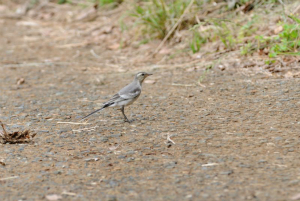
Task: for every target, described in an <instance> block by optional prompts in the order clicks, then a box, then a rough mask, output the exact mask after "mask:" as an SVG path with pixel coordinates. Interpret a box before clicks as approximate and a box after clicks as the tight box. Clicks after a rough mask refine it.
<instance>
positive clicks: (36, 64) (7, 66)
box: [0, 62, 70, 68]
mask: <svg viewBox="0 0 300 201" xmlns="http://www.w3.org/2000/svg"><path fill="white" fill-rule="evenodd" d="M52 65H70V63H69V62H47V63H25V64H6V65H2V66H0V68H13V67H16V68H17V67H35V66H36V67H43V66H52Z"/></svg>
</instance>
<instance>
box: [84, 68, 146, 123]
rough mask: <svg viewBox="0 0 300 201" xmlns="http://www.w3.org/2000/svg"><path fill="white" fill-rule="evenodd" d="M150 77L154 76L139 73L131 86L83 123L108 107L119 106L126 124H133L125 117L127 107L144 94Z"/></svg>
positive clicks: (121, 91) (127, 86) (123, 89)
mask: <svg viewBox="0 0 300 201" xmlns="http://www.w3.org/2000/svg"><path fill="white" fill-rule="evenodd" d="M150 75H152V74H151V73H146V72H139V73H137V74H136V75H135V77H134V80H133V81H132V82H131V83H130V84H128V85H126V86H125V87H123V88H122V89H121V90H120V91H119V92H118V93H116V94H115V95H114V96H113V97H112V98H111V99H110V100H109V101H107V102H105V103H103V106H102V107H101V108H100V109H98V110H95V111H94V112H92V113H90V114H88V115H86V116H85V117H83V118H82V119H81V121H82V120H84V119H86V118H88V117H89V116H91V115H93V114H95V113H96V112H99V111H101V110H103V109H105V108H107V107H115V106H119V107H120V110H121V112H122V114H123V116H124V120H125V122H128V123H131V122H132V121H130V120H129V119H128V118H127V117H126V115H125V111H124V110H125V106H128V105H131V104H132V103H133V102H134V101H136V100H137V99H138V98H139V96H140V95H141V92H142V84H143V81H144V80H145V79H146V78H147V77H148V76H150Z"/></svg>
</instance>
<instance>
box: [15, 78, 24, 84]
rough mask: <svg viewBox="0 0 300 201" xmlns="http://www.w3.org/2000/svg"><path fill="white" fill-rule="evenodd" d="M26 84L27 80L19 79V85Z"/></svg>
mask: <svg viewBox="0 0 300 201" xmlns="http://www.w3.org/2000/svg"><path fill="white" fill-rule="evenodd" d="M24 83H25V79H24V78H22V77H21V78H18V79H17V85H21V84H24Z"/></svg>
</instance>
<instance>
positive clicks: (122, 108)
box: [121, 106, 130, 123]
mask: <svg viewBox="0 0 300 201" xmlns="http://www.w3.org/2000/svg"><path fill="white" fill-rule="evenodd" d="M124 108H125V107H124V106H122V107H121V112H122V114H123V116H124V120H125V122H128V123H130V121H129V119H128V118H127V117H126V115H125V112H124Z"/></svg>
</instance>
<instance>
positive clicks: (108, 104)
mask: <svg viewBox="0 0 300 201" xmlns="http://www.w3.org/2000/svg"><path fill="white" fill-rule="evenodd" d="M112 104H114V103H106V104H105V105H103V107H102V108H100V109H98V110H95V111H94V112H92V113H91V114H89V115H86V116H85V117H83V118H82V119H81V120H80V121H82V120H84V119H86V118H88V117H89V116H91V115H93V114H95V113H96V112H99V111H101V110H103V109H104V108H107V107H109V106H111V105H112Z"/></svg>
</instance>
